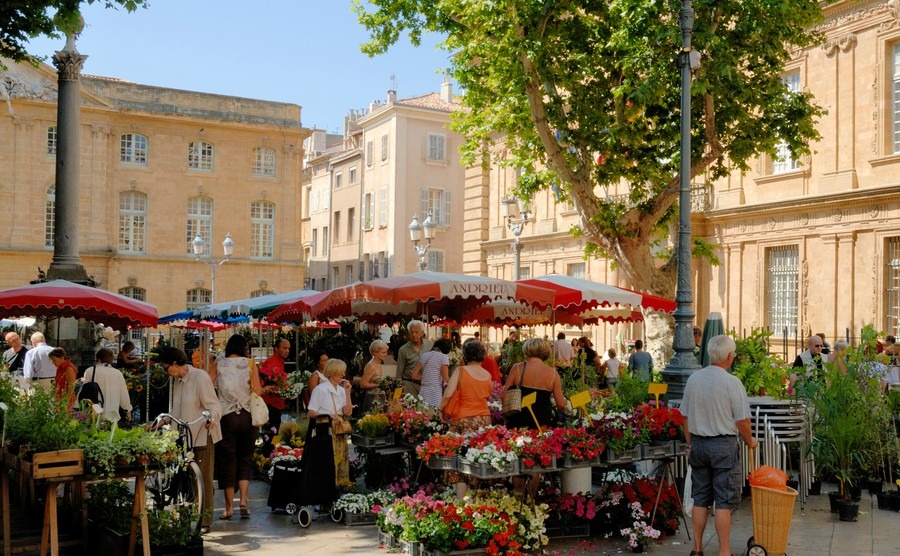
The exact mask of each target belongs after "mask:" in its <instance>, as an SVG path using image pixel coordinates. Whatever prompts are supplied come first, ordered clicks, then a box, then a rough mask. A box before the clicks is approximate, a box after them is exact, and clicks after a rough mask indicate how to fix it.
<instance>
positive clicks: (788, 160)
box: [772, 71, 800, 174]
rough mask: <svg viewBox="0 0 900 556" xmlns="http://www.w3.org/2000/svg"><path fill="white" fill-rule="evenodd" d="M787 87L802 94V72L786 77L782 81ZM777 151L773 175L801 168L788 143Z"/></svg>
mask: <svg viewBox="0 0 900 556" xmlns="http://www.w3.org/2000/svg"><path fill="white" fill-rule="evenodd" d="M781 80H782V81H783V82H784V84H785V85H787V88H788V91H790V92H792V93H799V92H800V72H799V71H794V72H791V73H789V74H787V75H785V76H784V77H783V78H782V79H781ZM775 149H776V151H777V153H776V155H775V158H774V159H772V173H773V174H783V173H784V172H790V171H791V170H796V169H798V168H799V167H800V162H799V161H798V160H797V159H795V158H794V157H793V156H792V155H791V151H790V149H789V148H788V145H787V142H786V141H782V142H781V143H779V144H778V145H776V146H775Z"/></svg>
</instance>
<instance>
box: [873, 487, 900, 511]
mask: <svg viewBox="0 0 900 556" xmlns="http://www.w3.org/2000/svg"><path fill="white" fill-rule="evenodd" d="M875 496H876V497H877V498H878V509H879V510H887V511H889V512H898V511H900V492H897V491H894V490H891V491H888V492H879V493H878V494H876V495H875Z"/></svg>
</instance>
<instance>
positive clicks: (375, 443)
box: [350, 433, 394, 448]
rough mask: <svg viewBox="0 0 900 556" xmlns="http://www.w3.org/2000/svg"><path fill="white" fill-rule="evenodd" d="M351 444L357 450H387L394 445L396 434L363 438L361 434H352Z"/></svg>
mask: <svg viewBox="0 0 900 556" xmlns="http://www.w3.org/2000/svg"><path fill="white" fill-rule="evenodd" d="M350 442H352V443H353V445H354V446H356V447H357V448H386V447H388V446H393V445H394V433H390V434H386V435H384V436H363V435H361V434H355V433H354V434H351V435H350Z"/></svg>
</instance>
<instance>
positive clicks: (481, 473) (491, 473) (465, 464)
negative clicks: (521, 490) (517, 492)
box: [458, 458, 519, 479]
mask: <svg viewBox="0 0 900 556" xmlns="http://www.w3.org/2000/svg"><path fill="white" fill-rule="evenodd" d="M458 470H459V472H460V473H464V474H466V475H472V476H473V477H476V478H478V479H503V478H506V477H511V476H513V475H518V474H519V461H518V460H514V461H511V462H509V463H508V464H507V465H506V467H505V468H504V469H503V471H500V470H497V469H495V468H494V467H493V466H491V464H489V463H481V462H478V463H473V462H470V461H468V460H466V459H464V458H460V459H459V468H458Z"/></svg>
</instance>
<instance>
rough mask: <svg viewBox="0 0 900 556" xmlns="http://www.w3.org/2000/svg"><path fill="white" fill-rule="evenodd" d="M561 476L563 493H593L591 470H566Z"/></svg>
mask: <svg viewBox="0 0 900 556" xmlns="http://www.w3.org/2000/svg"><path fill="white" fill-rule="evenodd" d="M560 475H561V477H560V478H561V480H562V491H563V492H565V493H567V494H578V493H579V492H590V491H591V468H590V467H576V468H574V469H564V470H563V471H562V473H560Z"/></svg>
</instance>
